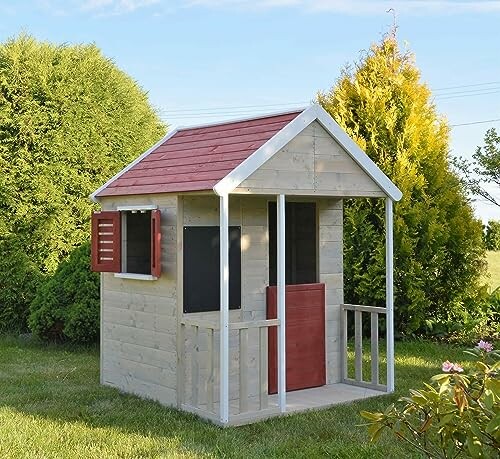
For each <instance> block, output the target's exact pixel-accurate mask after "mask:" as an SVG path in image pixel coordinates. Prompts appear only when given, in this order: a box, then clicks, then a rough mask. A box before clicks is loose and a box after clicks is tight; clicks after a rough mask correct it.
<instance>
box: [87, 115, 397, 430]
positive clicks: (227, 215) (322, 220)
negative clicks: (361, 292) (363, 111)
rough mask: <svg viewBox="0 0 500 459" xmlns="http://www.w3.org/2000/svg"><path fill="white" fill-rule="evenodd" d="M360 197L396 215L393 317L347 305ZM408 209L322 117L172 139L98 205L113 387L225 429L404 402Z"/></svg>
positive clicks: (105, 366) (258, 122) (201, 130)
mask: <svg viewBox="0 0 500 459" xmlns="http://www.w3.org/2000/svg"><path fill="white" fill-rule="evenodd" d="M356 197H360V198H366V197H369V198H380V199H384V200H385V203H386V242H387V244H386V255H387V257H386V261H387V266H386V268H387V271H386V273H387V275H386V279H387V283H386V297H387V302H386V307H385V308H380V307H372V306H361V305H349V304H343V275H342V271H343V262H342V221H343V216H342V202H343V201H342V200H343V198H356ZM400 198H401V192H400V191H399V190H398V189H397V188H396V186H395V185H394V184H393V183H392V182H391V181H390V180H389V179H388V178H387V177H386V176H385V175H384V174H383V173H382V172H381V171H380V169H379V168H378V167H377V166H376V165H375V164H374V163H373V162H372V161H371V160H370V159H369V157H368V156H367V155H366V154H365V153H364V152H363V151H361V150H360V149H359V147H358V146H357V145H356V144H355V143H354V142H353V141H352V140H351V139H350V138H349V137H348V136H347V135H346V133H345V132H344V131H343V130H342V129H341V128H340V127H339V126H338V124H337V123H335V121H334V120H333V119H332V118H331V117H330V115H329V114H328V113H327V112H326V111H324V110H323V109H322V108H321V107H320V106H318V105H312V106H310V107H308V108H306V109H304V110H300V111H294V112H289V113H281V114H273V115H268V116H260V117H258V118H252V119H245V120H237V121H231V122H224V123H217V124H211V125H204V126H198V127H189V128H181V129H176V130H174V131H172V132H170V133H169V134H168V135H167V136H166V137H165V138H163V139H162V140H161V141H159V142H158V143H157V144H156V145H154V146H153V147H152V148H151V149H149V150H148V151H146V152H145V153H144V154H142V155H141V156H140V157H138V158H137V159H136V160H135V161H134V162H132V163H131V164H130V165H129V166H127V167H126V168H125V169H123V170H122V171H121V172H120V173H118V174H117V175H116V176H114V177H113V178H112V179H111V180H109V181H108V182H107V183H106V184H105V185H103V186H102V187H100V188H99V189H98V190H96V191H95V192H94V193H93V194H92V199H94V200H95V201H96V202H98V203H99V204H100V206H101V208H102V211H101V212H96V213H94V215H93V216H92V267H93V270H95V271H100V272H101V273H102V274H101V368H100V369H101V383H102V384H106V385H110V386H114V387H117V388H119V389H121V390H123V391H126V392H131V393H135V394H138V395H141V396H144V397H148V398H152V399H155V400H158V401H160V402H161V403H163V404H165V405H168V406H174V407H178V408H180V409H183V410H186V411H190V412H193V413H196V414H198V415H200V416H202V417H204V418H207V419H210V420H212V421H214V422H216V423H218V424H221V425H238V424H243V423H248V422H253V421H256V420H259V419H263V418H266V417H269V416H273V415H276V414H280V413H286V412H293V411H298V410H305V409H309V408H316V407H325V406H330V405H332V404H335V403H340V402H345V401H350V400H355V399H359V398H364V397H368V396H372V395H379V394H380V393H382V392H391V391H393V389H394V347H393V279H392V272H393V267H392V204H393V201H397V200H399V199H400ZM348 315H352V316H354V321H353V323H354V340H353V341H352V340H351V337H348V336H347V331H348V327H347V320H348ZM349 320H352V319H349ZM364 320H365V321H367V322H366V324H369V327H370V330H371V337H370V338H371V339H370V343H371V346H370V360H371V371H370V372H369V376H368V377H367V375H366V371H365V375H363V366H362V325H363V321H364ZM379 321H385V322H386V323H385V327H384V328H385V329H386V330H387V333H386V339H387V366H386V367H384V368H382V367H381V366H380V362H379V350H378V343H379V334H380V333H379ZM366 324H365V328H366ZM349 343H354V349H353V350H352V355H353V356H354V357H353V362H352V368H353V371H352V372H351V371H350V370H349V371H348V368H350V367H351V365H348V356H349V355H351V354H348V344H349ZM351 373H352V374H351Z"/></svg>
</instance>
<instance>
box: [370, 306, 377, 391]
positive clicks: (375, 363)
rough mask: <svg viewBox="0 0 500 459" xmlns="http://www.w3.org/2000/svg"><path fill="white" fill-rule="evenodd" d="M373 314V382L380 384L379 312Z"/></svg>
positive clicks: (371, 345)
mask: <svg viewBox="0 0 500 459" xmlns="http://www.w3.org/2000/svg"><path fill="white" fill-rule="evenodd" d="M370 316H371V337H370V338H371V344H370V347H371V373H372V384H378V380H379V377H378V313H376V312H372V313H371V314H370Z"/></svg>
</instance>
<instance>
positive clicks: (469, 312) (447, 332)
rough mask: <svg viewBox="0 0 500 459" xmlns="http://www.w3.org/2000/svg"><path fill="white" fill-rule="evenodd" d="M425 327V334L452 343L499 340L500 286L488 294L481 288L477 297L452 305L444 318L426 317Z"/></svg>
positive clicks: (484, 288)
mask: <svg viewBox="0 0 500 459" xmlns="http://www.w3.org/2000/svg"><path fill="white" fill-rule="evenodd" d="M426 327H427V329H426V332H425V334H426V335H429V336H432V337H434V338H438V339H446V340H447V341H452V342H458V343H470V342H471V341H475V340H478V339H480V338H487V339H489V340H492V341H495V340H500V288H498V289H496V290H494V291H493V292H491V293H488V292H487V287H486V286H485V287H483V289H482V290H480V291H478V294H477V298H475V299H470V300H468V301H465V302H464V303H461V304H457V305H455V307H453V308H452V309H451V311H450V315H449V317H448V318H447V319H445V320H443V319H440V318H428V319H426Z"/></svg>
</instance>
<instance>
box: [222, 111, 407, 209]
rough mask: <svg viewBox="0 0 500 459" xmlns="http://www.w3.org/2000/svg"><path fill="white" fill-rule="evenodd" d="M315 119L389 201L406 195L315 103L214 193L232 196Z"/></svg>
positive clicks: (270, 140) (226, 179)
mask: <svg viewBox="0 0 500 459" xmlns="http://www.w3.org/2000/svg"><path fill="white" fill-rule="evenodd" d="M315 120H317V121H318V122H319V123H320V124H321V125H322V126H323V128H324V129H325V130H326V131H327V132H328V133H329V134H330V135H331V136H332V137H333V138H334V139H335V140H336V141H337V142H338V143H339V145H340V146H342V148H344V150H345V151H346V152H347V153H348V154H349V155H350V156H351V157H352V158H353V159H354V161H356V163H357V164H359V166H360V167H361V168H362V169H363V170H364V171H365V172H366V173H367V174H368V175H369V176H370V177H371V178H372V179H373V181H374V182H375V183H376V184H377V185H378V186H380V188H381V189H382V190H383V191H384V193H386V194H387V196H388V197H389V198H391V199H392V200H393V201H399V200H400V199H401V197H402V196H403V194H402V193H401V191H400V190H399V189H398V187H397V186H396V185H394V183H392V181H391V180H390V179H389V178H388V177H387V176H386V175H385V174H384V173H383V172H382V171H381V170H380V169H379V167H378V166H377V165H376V164H375V163H374V162H373V161H372V160H371V159H370V157H369V156H368V155H367V154H366V153H365V152H364V151H363V150H361V148H359V147H358V145H357V144H356V142H354V140H352V139H351V138H350V137H349V136H348V135H347V134H346V132H345V131H344V130H343V129H342V128H341V127H340V126H339V125H338V124H337V123H336V122H335V120H334V119H333V118H332V117H331V116H330V114H329V113H328V112H327V111H326V110H325V109H324V108H323V107H321V106H320V105H319V104H314V105H312V106H311V107H309V108H307V109H305V110H304V111H303V112H302V113H301V114H300V115H298V116H297V117H296V118H295V119H294V120H292V121H290V123H288V124H287V125H286V126H285V127H284V128H283V129H282V130H281V131H279V132H278V133H277V134H276V135H275V136H273V137H271V138H270V139H269V140H268V141H267V142H266V143H265V144H264V145H262V146H261V147H260V148H259V149H258V150H256V151H255V152H254V153H253V154H252V155H250V156H249V157H248V158H247V159H245V161H243V162H242V163H241V164H240V165H239V166H237V167H236V168H235V169H233V170H232V171H231V172H230V173H229V174H228V175H226V176H225V177H224V178H223V179H222V180H221V181H220V182H218V183H217V184H216V185H215V186H214V191H215V192H216V193H217V194H218V195H223V194H228V193H231V192H232V191H233V190H234V189H235V188H236V187H238V186H239V185H240V184H241V183H242V182H243V181H244V180H245V179H247V178H248V177H249V176H250V175H251V174H253V173H254V172H255V171H256V170H257V169H258V168H259V167H261V166H262V165H263V164H264V163H265V162H266V161H268V160H269V159H270V158H272V157H273V156H274V155H275V154H276V153H277V152H278V151H280V150H281V149H282V148H283V147H284V146H285V145H286V144H287V143H288V142H290V141H291V140H292V139H293V138H294V137H296V136H297V135H299V134H300V133H301V132H302V131H303V130H304V129H305V128H306V127H307V126H309V125H310V124H311V123H312V122H313V121H315Z"/></svg>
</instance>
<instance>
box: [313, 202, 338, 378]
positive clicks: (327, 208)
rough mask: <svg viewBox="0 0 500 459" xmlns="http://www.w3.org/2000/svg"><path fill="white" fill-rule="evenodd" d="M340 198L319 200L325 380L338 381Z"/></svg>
mask: <svg viewBox="0 0 500 459" xmlns="http://www.w3.org/2000/svg"><path fill="white" fill-rule="evenodd" d="M342 207H343V205H342V200H341V199H322V200H320V201H318V220H319V281H320V282H323V283H324V284H325V288H326V290H325V293H326V295H325V296H326V299H325V315H326V334H325V341H326V383H327V384H333V383H337V382H339V381H340V380H341V354H340V351H341V349H340V346H341V340H340V305H341V304H342V303H343V302H344V288H343V285H344V281H343V249H342V230H343V225H342V223H343V211H342Z"/></svg>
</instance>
